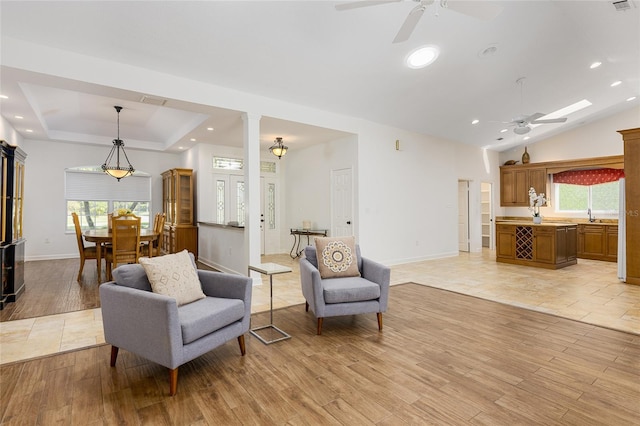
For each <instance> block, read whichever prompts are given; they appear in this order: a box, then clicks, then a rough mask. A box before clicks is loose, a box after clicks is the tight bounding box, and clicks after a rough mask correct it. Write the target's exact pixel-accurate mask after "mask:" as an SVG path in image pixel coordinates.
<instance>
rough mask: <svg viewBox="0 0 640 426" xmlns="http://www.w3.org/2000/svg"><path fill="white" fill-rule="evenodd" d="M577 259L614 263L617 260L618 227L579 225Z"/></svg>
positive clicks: (590, 224)
mask: <svg viewBox="0 0 640 426" xmlns="http://www.w3.org/2000/svg"><path fill="white" fill-rule="evenodd" d="M578 257H579V258H581V259H592V260H606V261H609V262H616V261H617V260H618V226H617V225H609V224H600V223H598V224H592V223H583V224H579V225H578Z"/></svg>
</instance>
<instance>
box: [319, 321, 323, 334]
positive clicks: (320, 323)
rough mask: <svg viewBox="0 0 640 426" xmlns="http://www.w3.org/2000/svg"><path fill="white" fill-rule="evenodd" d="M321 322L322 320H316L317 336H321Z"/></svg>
mask: <svg viewBox="0 0 640 426" xmlns="http://www.w3.org/2000/svg"><path fill="white" fill-rule="evenodd" d="M322 320H323V318H318V336H320V335H321V334H322Z"/></svg>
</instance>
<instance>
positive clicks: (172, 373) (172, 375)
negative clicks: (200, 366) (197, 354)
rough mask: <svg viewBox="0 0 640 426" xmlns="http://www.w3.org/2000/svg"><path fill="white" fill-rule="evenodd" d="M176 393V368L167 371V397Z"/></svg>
mask: <svg viewBox="0 0 640 426" xmlns="http://www.w3.org/2000/svg"><path fill="white" fill-rule="evenodd" d="M176 392H178V368H177V367H176V368H170V369H169V396H173V395H175V394H176Z"/></svg>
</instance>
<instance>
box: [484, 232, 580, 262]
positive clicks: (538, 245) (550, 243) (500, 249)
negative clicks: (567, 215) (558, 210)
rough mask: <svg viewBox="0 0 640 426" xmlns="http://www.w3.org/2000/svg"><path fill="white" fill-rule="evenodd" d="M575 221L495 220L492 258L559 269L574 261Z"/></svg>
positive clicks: (576, 240)
mask: <svg viewBox="0 0 640 426" xmlns="http://www.w3.org/2000/svg"><path fill="white" fill-rule="evenodd" d="M577 247H578V228H577V225H576V224H575V223H557V222H549V223H542V224H539V225H537V224H534V223H533V222H529V221H504V222H496V261H497V262H504V263H513V264H516V265H524V266H535V267H538V268H546V269H560V268H565V267H567V266H571V265H575V264H576V263H577Z"/></svg>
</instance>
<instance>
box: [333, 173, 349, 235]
mask: <svg viewBox="0 0 640 426" xmlns="http://www.w3.org/2000/svg"><path fill="white" fill-rule="evenodd" d="M352 181H353V174H352V170H351V168H347V169H338V170H332V171H331V227H332V229H331V235H332V236H334V237H345V236H349V235H353V223H352V222H353V218H352V215H353V186H352Z"/></svg>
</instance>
